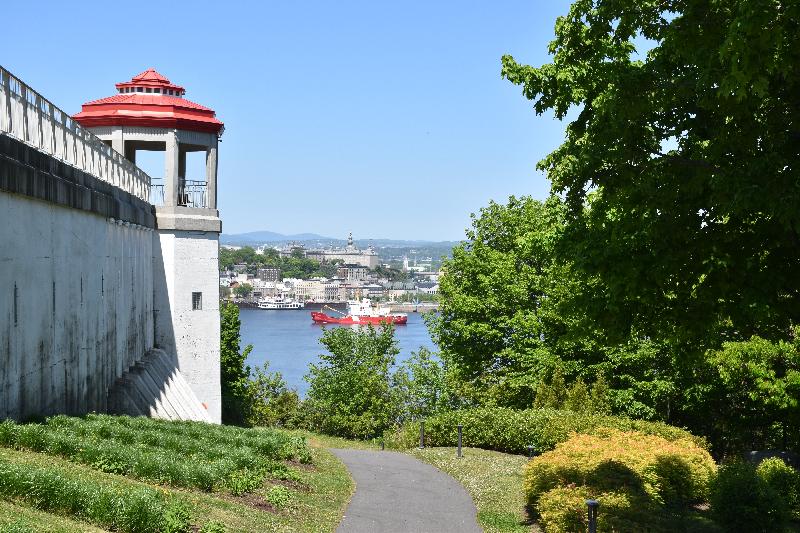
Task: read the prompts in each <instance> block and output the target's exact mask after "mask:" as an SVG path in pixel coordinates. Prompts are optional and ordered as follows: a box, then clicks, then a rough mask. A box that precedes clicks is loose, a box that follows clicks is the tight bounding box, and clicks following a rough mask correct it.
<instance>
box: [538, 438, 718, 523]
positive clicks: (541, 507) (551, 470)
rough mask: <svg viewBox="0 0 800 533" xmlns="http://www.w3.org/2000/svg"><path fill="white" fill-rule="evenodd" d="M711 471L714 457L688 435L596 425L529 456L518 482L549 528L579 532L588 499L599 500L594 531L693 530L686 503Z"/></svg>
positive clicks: (703, 492) (697, 497)
mask: <svg viewBox="0 0 800 533" xmlns="http://www.w3.org/2000/svg"><path fill="white" fill-rule="evenodd" d="M715 473H716V465H715V464H714V460H713V459H712V458H711V456H710V455H709V454H708V452H707V451H706V450H704V449H703V448H701V447H699V446H698V445H697V444H695V442H694V441H692V440H691V439H687V438H684V439H676V440H672V441H670V440H667V439H665V438H662V437H659V436H656V435H645V434H643V433H639V432H635V431H619V430H614V429H603V430H598V431H597V432H596V434H595V435H579V434H575V435H573V436H572V437H571V438H570V439H568V440H567V441H566V442H563V443H560V444H558V445H557V446H556V448H555V449H554V450H552V451H549V452H546V453H544V454H542V455H541V456H539V457H535V458H534V459H533V460H531V461H530V462H529V463H528V464H527V465H526V466H525V473H524V475H525V481H524V487H525V494H526V496H527V499H528V504H529V506H530V508H531V509H532V510H533V512H534V513H535V514H536V515H537V516H538V517H539V521H540V523H541V525H542V526H543V527H544V529H545V531H547V532H548V533H551V532H562V531H563V532H567V531H585V530H586V526H587V523H586V504H585V501H586V499H587V498H594V499H596V500H597V501H598V502H599V503H600V512H599V513H598V518H599V523H598V528H599V530H600V531H676V530H686V528H689V529H693V528H690V527H689V526H690V524H689V522H687V520H690V519H691V518H692V516H693V515H695V514H696V513H693V512H692V509H691V505H692V504H694V503H699V502H703V501H705V500H706V498H707V497H708V492H709V484H710V482H711V480H712V479H713V477H714V475H715ZM678 517H680V520H683V521H684V524H683V525H682V526H679V525H677V523H676V519H677V518H678Z"/></svg>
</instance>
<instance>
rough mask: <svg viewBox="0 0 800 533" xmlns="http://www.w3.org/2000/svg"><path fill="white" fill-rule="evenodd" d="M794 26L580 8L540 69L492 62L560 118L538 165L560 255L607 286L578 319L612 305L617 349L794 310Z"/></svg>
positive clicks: (740, 13) (717, 12)
mask: <svg viewBox="0 0 800 533" xmlns="http://www.w3.org/2000/svg"><path fill="white" fill-rule="evenodd" d="M798 19H800V4H798V3H797V2H776V1H771V0H747V1H745V0H731V1H726V2H707V1H698V0H677V1H667V2H653V1H646V2H642V1H638V0H613V1H612V0H580V1H576V2H575V3H574V4H573V5H572V7H571V9H570V11H569V14H568V15H566V16H564V17H560V18H559V19H558V21H557V22H556V27H555V30H556V38H555V40H554V41H553V42H552V43H551V45H550V52H551V53H552V54H553V56H554V57H553V61H552V63H549V64H545V65H543V66H541V67H538V68H535V67H531V66H526V65H522V64H519V63H517V62H516V61H515V60H514V59H513V58H512V57H510V56H505V57H503V61H502V75H503V76H504V77H505V78H507V79H508V80H510V81H511V82H513V83H515V84H518V85H520V86H522V91H523V94H524V95H525V97H526V98H528V99H530V100H532V101H533V107H534V109H535V111H536V112H537V113H539V114H542V113H545V112H549V111H552V112H553V113H554V114H555V116H556V117H557V118H559V119H565V118H567V117H570V119H571V121H570V123H569V125H568V126H567V130H566V139H565V141H564V143H563V144H562V145H561V146H560V147H559V148H557V149H556V150H555V151H554V152H552V153H551V154H550V155H548V156H547V157H546V158H545V159H544V160H543V161H541V162H540V163H539V168H540V169H542V170H544V171H546V172H547V174H548V177H549V178H550V180H551V181H552V187H553V191H554V192H556V193H558V194H559V195H563V197H564V199H565V201H566V205H567V207H568V215H567V218H568V221H569V223H568V226H567V231H566V239H565V241H566V242H567V243H568V244H569V246H568V247H567V248H566V252H565V253H564V255H563V257H568V258H570V260H572V261H574V262H575V264H576V265H577V266H578V267H580V268H581V269H582V270H584V271H586V272H587V273H589V274H591V275H594V274H596V275H599V276H601V277H602V279H603V281H604V284H605V286H606V287H607V294H606V299H604V300H603V301H602V302H600V305H596V306H593V307H589V308H587V311H589V312H592V313H593V314H594V315H595V316H596V317H598V320H599V319H601V318H602V316H603V315H608V312H609V310H611V311H613V313H614V319H613V321H611V322H608V323H607V324H606V326H607V327H608V328H611V327H614V328H615V329H616V332H617V333H618V334H619V337H620V339H621V340H623V339H625V338H626V337H627V336H628V333H629V332H630V330H631V328H634V329H635V330H637V331H639V332H640V333H641V334H644V335H648V336H651V337H653V338H662V339H668V338H675V339H687V340H688V341H690V342H691V343H692V346H693V348H695V349H699V350H702V347H703V346H711V347H714V346H716V345H718V343H719V342H720V341H721V340H726V339H727V340H736V339H739V340H741V339H747V338H749V337H750V336H751V335H754V334H758V335H760V336H762V337H764V338H767V339H770V340H775V339H780V338H785V336H786V332H787V331H788V328H789V327H790V325H791V324H792V323H794V322H796V321H797V319H798V317H799V316H800V297H799V296H800V293H799V291H800V285H798V284H797V280H798V279H800V261H798V250H800V210H798V209H797V206H798V205H800V187H798V186H797V184H798V169H800V151H798V150H797V145H798V140H800V105H799V104H800V97H799V96H798V95H800V86H798V85H800V72H799V71H798V66H799V65H800V46H798V37H799V36H800V25H798V23H797V21H798ZM637 43H638V44H639V46H640V49H639V50H637V49H636V46H637ZM642 43H644V44H642ZM648 47H649V50H647V51H645V50H646V49H647V48H648ZM570 110H574V113H572V114H570V115H568V113H569V112H570ZM573 117H574V118H573Z"/></svg>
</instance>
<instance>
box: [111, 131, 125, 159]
mask: <svg viewBox="0 0 800 533" xmlns="http://www.w3.org/2000/svg"><path fill="white" fill-rule="evenodd" d="M111 148H113V149H114V150H116V151H117V152H119V153H120V154H122V155H125V141H124V140H123V138H122V128H121V127H120V128H117V129H115V130H113V131H112V132H111Z"/></svg>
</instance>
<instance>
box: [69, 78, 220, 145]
mask: <svg viewBox="0 0 800 533" xmlns="http://www.w3.org/2000/svg"><path fill="white" fill-rule="evenodd" d="M116 88H117V92H118V94H115V95H113V96H108V97H106V98H100V99H99V100H92V101H90V102H87V103H85V104H83V106H82V109H81V112H80V113H78V114H76V115H75V116H74V117H73V118H74V119H75V120H77V121H78V122H79V123H80V124H81V125H82V126H84V127H87V128H92V127H98V126H139V127H150V128H174V129H180V130H188V131H199V132H207V133H216V134H222V131H223V130H224V128H225V126H224V124H223V123H222V122H221V121H220V120H218V119H217V118H216V113H214V111H213V110H212V109H210V108H208V107H205V106H202V105H200V104H198V103H195V102H192V101H190V100H187V99H185V98H183V95H184V94H186V90H185V89H184V88H183V87H181V86H180V85H175V84H173V83H172V82H171V81H170V80H169V79H167V77H166V76H164V75H162V74H160V73H158V72H156V70H155V69H152V68H150V69H147V70H145V71H144V72H142V73H141V74H138V75H136V76H134V77H133V78H131V80H130V81H126V82H120V83H117V84H116Z"/></svg>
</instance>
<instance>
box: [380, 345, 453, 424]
mask: <svg viewBox="0 0 800 533" xmlns="http://www.w3.org/2000/svg"><path fill="white" fill-rule="evenodd" d="M392 390H393V391H394V394H395V395H396V396H397V401H398V404H399V407H400V413H399V415H398V421H399V422H401V423H403V422H406V421H409V420H419V419H423V418H425V417H427V416H430V415H432V414H434V413H436V412H438V411H440V410H442V409H445V408H447V407H448V406H449V405H450V397H449V396H450V395H449V394H448V391H447V388H446V376H445V368H444V365H443V364H442V363H441V362H440V361H438V360H437V359H436V358H435V357H434V355H433V354H432V353H431V352H430V350H428V349H427V348H425V347H420V349H419V350H418V351H416V352H413V353H412V354H411V357H409V358H408V359H407V360H406V361H404V362H403V364H402V365H400V367H399V368H398V369H397V370H396V371H395V372H394V374H393V375H392Z"/></svg>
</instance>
